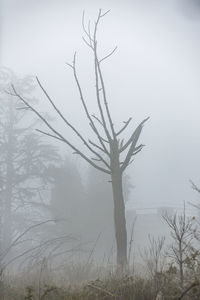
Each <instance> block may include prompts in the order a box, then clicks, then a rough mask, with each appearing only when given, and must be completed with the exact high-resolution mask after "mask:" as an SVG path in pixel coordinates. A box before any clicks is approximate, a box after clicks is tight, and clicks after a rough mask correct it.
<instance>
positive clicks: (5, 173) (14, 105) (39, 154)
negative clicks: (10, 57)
mask: <svg viewBox="0 0 200 300" xmlns="http://www.w3.org/2000/svg"><path fill="white" fill-rule="evenodd" d="M11 80H12V81H13V82H14V84H15V85H16V87H17V89H18V90H19V91H20V92H21V93H23V94H25V95H26V96H27V97H29V100H30V101H31V102H32V101H33V102H34V99H31V96H30V95H31V92H32V91H33V90H34V84H33V78H32V77H30V76H26V77H24V78H18V77H17V76H15V74H14V73H13V72H12V71H11V70H9V69H6V68H2V69H0V84H1V91H0V199H1V202H0V207H1V215H2V248H3V249H4V250H5V249H7V248H8V247H10V244H11V243H12V238H13V230H14V220H15V221H16V220H18V225H19V226H17V228H18V230H19V228H20V227H22V228H21V229H22V230H23V229H24V228H23V226H24V224H22V222H21V221H22V215H23V216H24V215H26V214H22V212H24V211H26V212H27V211H28V208H30V206H31V205H32V204H33V203H32V202H34V201H37V202H38V203H39V202H40V199H41V195H42V192H43V191H44V189H46V187H47V184H46V183H47V176H46V170H47V168H48V166H49V165H50V164H53V163H54V162H56V161H58V160H59V158H60V156H59V155H58V153H57V151H56V149H55V147H53V146H50V145H47V144H45V143H44V141H43V140H42V137H41V136H39V135H37V134H36V133H35V132H34V131H33V129H34V128H35V126H36V123H38V120H37V121H36V120H35V118H31V119H30V115H29V116H28V115H27V111H26V110H23V109H21V102H20V103H19V101H18V99H14V98H13V97H11V96H9V95H8V94H7V93H5V91H4V90H5V89H6V88H8V84H10V81H11ZM38 199H39V201H38ZM20 212H21V214H20ZM32 214H33V212H32ZM28 222H30V220H29V221H28ZM19 223H20V224H22V225H20V224H19ZM15 229H16V223H15Z"/></svg>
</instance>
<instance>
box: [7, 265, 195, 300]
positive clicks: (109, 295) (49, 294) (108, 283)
mask: <svg viewBox="0 0 200 300" xmlns="http://www.w3.org/2000/svg"><path fill="white" fill-rule="evenodd" d="M159 289H160V291H159V293H158V291H156V285H155V278H154V279H144V278H143V279H142V278H140V277H137V276H127V275H126V276H124V277H122V278H120V279H119V278H116V277H115V278H114V277H110V278H108V279H104V280H100V279H97V280H95V281H90V282H88V283H84V284H82V285H79V286H70V285H69V286H67V287H62V286H56V285H53V284H52V285H43V286H40V287H39V288H38V287H36V286H27V287H19V286H16V287H13V286H12V287H11V286H10V285H9V283H7V284H3V283H1V299H2V300H3V299H4V300H22V299H24V300H36V299H37V300H38V299H39V300H42V299H43V300H45V299H48V300H54V299H58V300H59V299H62V300H79V299H81V300H94V299H99V300H100V299H102V300H103V299H104V300H110V299H120V300H154V299H155V300H161V299H163V300H181V299H187V300H190V299H193V300H197V299H200V287H199V283H198V281H196V282H195V281H194V282H191V283H188V285H187V286H185V287H184V289H181V287H180V286H178V284H177V281H176V273H175V272H174V274H173V276H172V270H168V271H167V272H166V273H165V275H163V274H162V276H161V277H160V287H159Z"/></svg>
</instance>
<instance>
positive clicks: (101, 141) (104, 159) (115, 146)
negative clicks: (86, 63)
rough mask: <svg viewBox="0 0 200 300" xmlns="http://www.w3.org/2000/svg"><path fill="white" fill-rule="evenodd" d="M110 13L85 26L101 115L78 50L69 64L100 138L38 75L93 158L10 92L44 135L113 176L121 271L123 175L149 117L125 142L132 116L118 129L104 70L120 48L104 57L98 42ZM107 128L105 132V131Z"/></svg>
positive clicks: (139, 147) (124, 239)
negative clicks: (86, 90) (85, 86)
mask: <svg viewBox="0 0 200 300" xmlns="http://www.w3.org/2000/svg"><path fill="white" fill-rule="evenodd" d="M107 13H108V11H107V12H105V13H103V12H102V11H101V9H100V10H99V13H98V17H97V19H96V21H95V23H94V27H93V28H92V26H91V25H90V22H88V24H87V26H86V22H85V19H84V14H83V19H82V25H83V30H84V34H85V36H84V37H83V40H84V42H85V44H86V45H87V46H88V47H89V48H90V49H91V51H92V53H93V57H94V74H95V90H96V101H97V105H98V115H94V114H91V113H90V112H89V109H88V106H87V104H86V101H85V97H84V94H83V91H82V88H81V84H80V81H79V78H78V75H77V69H76V53H75V54H74V59H73V62H72V64H68V65H69V66H70V68H71V69H72V71H73V75H74V79H75V82H76V85H77V88H78V92H79V95H80V99H81V103H82V106H83V110H84V112H85V114H86V117H87V120H88V123H89V125H90V127H91V130H92V132H93V134H94V135H95V137H96V140H97V141H92V140H91V139H89V140H87V139H86V138H84V137H83V136H82V134H81V133H80V131H78V130H77V129H76V128H75V127H74V126H73V125H72V123H70V122H69V121H68V119H67V118H66V117H65V116H64V115H63V114H62V112H61V111H60V110H59V109H58V107H57V106H56V105H55V103H54V101H53V100H52V98H51V97H50V96H49V94H48V93H47V91H46V89H45V88H44V87H43V85H42V83H41V82H40V80H39V79H38V78H37V77H36V80H37V82H38V85H39V86H40V88H41V90H42V91H43V93H44V95H45V96H46V98H47V100H48V101H49V103H50V104H51V106H52V107H53V109H54V110H55V111H56V112H57V114H58V115H59V117H60V118H61V119H62V120H63V121H64V123H65V125H66V126H68V127H69V128H71V130H72V131H73V132H74V134H75V135H76V136H77V137H78V138H79V139H80V140H81V141H82V142H83V144H84V146H85V147H86V148H87V149H88V150H89V152H90V153H91V154H92V155H93V157H92V158H91V157H90V156H89V155H87V154H85V153H84V152H82V151H81V150H80V149H78V148H77V147H76V146H75V145H74V144H72V143H71V142H70V141H69V140H68V138H66V137H65V136H64V135H63V134H62V133H61V132H59V131H57V130H56V129H55V127H53V125H52V124H51V123H50V122H49V121H48V120H47V119H46V118H45V117H44V116H43V115H42V114H41V113H40V112H39V111H37V110H36V109H35V108H34V107H33V106H32V105H31V104H30V103H29V101H27V99H26V98H25V97H23V95H21V94H20V93H19V92H18V91H17V89H16V88H15V86H14V85H12V90H11V91H10V93H11V94H12V95H14V96H16V97H18V98H19V99H20V100H21V101H22V102H23V103H24V105H25V107H26V108H27V109H30V110H32V111H33V112H34V113H35V114H36V115H37V116H38V117H39V118H40V119H41V120H42V121H43V122H44V124H45V125H46V126H47V127H48V129H49V130H50V131H48V132H46V131H43V130H38V131H39V132H40V133H43V134H44V135H47V136H50V137H52V138H54V139H56V140H59V141H61V142H63V143H65V144H66V145H68V146H69V147H70V148H71V149H72V150H73V151H74V153H75V154H77V155H79V156H80V157H82V158H83V159H84V160H85V161H87V162H88V163H89V164H90V165H92V166H93V167H95V168H96V169H98V170H99V171H101V172H104V173H106V174H109V175H110V176H111V183H112V192H113V200H114V223H115V237H116V245H117V265H118V267H120V269H121V270H124V268H125V266H126V265H127V231H126V220H125V204H124V196H123V187H122V177H123V173H124V171H125V170H126V168H127V167H128V166H129V165H130V164H131V163H132V161H133V157H134V156H135V155H136V154H137V153H138V152H140V151H141V150H142V148H143V146H144V145H142V144H139V145H137V142H138V139H139V137H140V134H141V131H142V128H143V125H144V123H145V122H146V121H147V119H148V118H146V119H144V120H143V121H142V122H141V123H140V124H139V125H138V126H137V128H136V129H135V130H134V131H133V133H132V134H131V136H130V138H129V139H128V140H127V141H124V139H123V138H121V137H120V136H121V134H122V133H123V132H124V130H125V129H126V128H127V126H128V125H129V124H130V122H131V118H129V119H128V120H127V121H125V122H124V125H123V126H122V128H121V129H119V130H116V128H115V126H114V123H113V119H112V116H111V112H110V109H109V105H108V100H107V94H106V87H105V83H104V77H103V73H102V63H103V62H104V61H105V60H106V59H108V58H109V57H110V56H111V55H112V54H113V53H114V52H115V50H116V47H115V49H114V50H113V51H111V52H110V53H109V54H108V55H106V56H105V57H103V58H99V56H98V43H97V30H98V26H99V23H100V21H101V20H102V18H103V17H104V16H105V15H106V14H107ZM102 130H103V135H102V134H101V132H102Z"/></svg>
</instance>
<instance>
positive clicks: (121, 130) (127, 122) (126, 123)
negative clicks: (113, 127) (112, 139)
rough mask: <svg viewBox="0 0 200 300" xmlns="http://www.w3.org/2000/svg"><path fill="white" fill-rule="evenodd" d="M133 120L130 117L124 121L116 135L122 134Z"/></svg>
mask: <svg viewBox="0 0 200 300" xmlns="http://www.w3.org/2000/svg"><path fill="white" fill-rule="evenodd" d="M131 120H132V118H129V119H128V121H126V122H124V124H125V125H124V126H123V127H122V129H120V131H118V132H117V133H116V136H118V135H120V133H122V132H123V131H124V130H125V129H126V127H127V126H128V124H129V123H130V122H131Z"/></svg>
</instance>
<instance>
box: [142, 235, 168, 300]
mask: <svg viewBox="0 0 200 300" xmlns="http://www.w3.org/2000/svg"><path fill="white" fill-rule="evenodd" d="M148 239H149V246H148V247H146V248H145V249H144V251H143V252H141V257H142V259H143V260H144V262H145V264H146V267H147V271H148V273H149V275H150V278H151V279H152V280H153V288H154V295H155V296H154V297H155V299H157V295H158V294H159V292H160V291H161V288H162V283H163V282H162V281H163V278H162V275H163V272H164V267H165V263H166V257H165V255H164V246H165V237H164V236H161V237H158V238H157V239H156V238H154V237H152V236H151V235H149V236H148Z"/></svg>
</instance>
